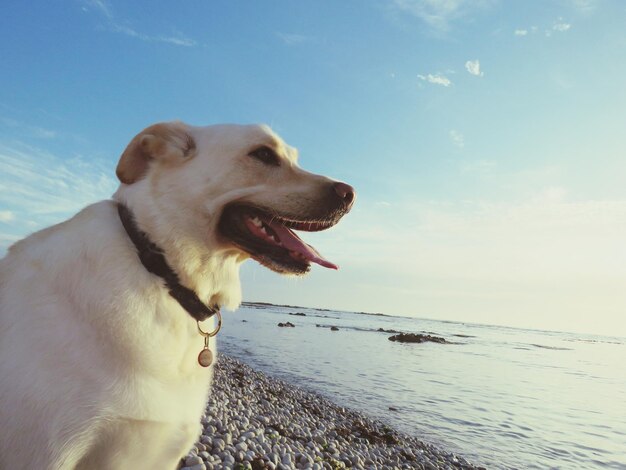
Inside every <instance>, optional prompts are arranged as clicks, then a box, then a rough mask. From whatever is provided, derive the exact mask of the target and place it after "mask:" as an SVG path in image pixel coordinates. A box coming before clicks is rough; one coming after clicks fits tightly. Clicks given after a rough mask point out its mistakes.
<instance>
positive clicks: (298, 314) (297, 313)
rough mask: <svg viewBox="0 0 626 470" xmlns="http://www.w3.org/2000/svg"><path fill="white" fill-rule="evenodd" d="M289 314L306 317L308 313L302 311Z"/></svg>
mask: <svg viewBox="0 0 626 470" xmlns="http://www.w3.org/2000/svg"><path fill="white" fill-rule="evenodd" d="M289 315H293V316H295V317H306V313H302V312H296V313H290V314H289Z"/></svg>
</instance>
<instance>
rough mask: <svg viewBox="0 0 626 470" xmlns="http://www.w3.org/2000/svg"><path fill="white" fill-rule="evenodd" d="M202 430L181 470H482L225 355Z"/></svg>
mask: <svg viewBox="0 0 626 470" xmlns="http://www.w3.org/2000/svg"><path fill="white" fill-rule="evenodd" d="M202 425H203V431H202V435H201V437H200V439H199V440H198V442H197V443H196V444H195V445H194V447H193V448H192V450H191V451H190V453H189V455H187V456H186V457H185V458H184V459H183V460H184V462H185V466H184V467H183V469H185V470H189V469H192V470H204V469H208V470H210V469H222V468H228V469H231V468H232V469H253V470H260V469H293V468H302V469H305V468H310V469H315V470H322V469H339V468H356V469H385V470H391V469H427V470H433V469H475V470H478V469H480V468H482V467H478V466H475V465H473V464H471V463H469V462H468V461H467V460H465V459H464V458H463V457H460V456H458V455H455V454H453V453H451V452H446V451H444V450H442V449H439V448H437V447H435V446H433V445H430V444H426V443H423V442H421V441H420V440H419V439H417V438H415V437H412V436H408V435H406V434H403V433H400V432H398V431H396V430H394V429H391V428H390V427H389V426H387V425H385V424H382V423H380V422H378V421H375V420H373V419H371V418H369V417H367V416H365V415H363V414H361V413H359V412H357V411H353V410H350V409H347V408H343V407H341V406H338V405H336V404H334V403H332V402H331V401H329V400H327V399H326V398H323V397H321V396H319V395H317V394H314V393H311V392H309V391H306V390H303V389H301V388H299V387H297V386H294V385H291V384H289V383H287V382H284V381H282V380H280V379H276V378H273V377H270V376H267V375H265V374H264V373H262V372H259V371H256V370H254V369H252V368H251V367H249V366H248V365H246V364H244V363H242V362H240V361H238V360H236V359H234V358H232V357H230V356H228V355H225V354H220V356H219V359H218V362H217V364H216V366H215V375H214V378H213V384H212V387H211V394H210V396H209V401H208V404H207V407H206V411H205V415H204V416H203V417H202Z"/></svg>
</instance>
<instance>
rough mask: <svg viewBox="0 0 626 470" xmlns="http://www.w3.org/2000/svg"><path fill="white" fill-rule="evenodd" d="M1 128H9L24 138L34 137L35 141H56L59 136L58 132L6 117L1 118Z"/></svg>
mask: <svg viewBox="0 0 626 470" xmlns="http://www.w3.org/2000/svg"><path fill="white" fill-rule="evenodd" d="M1 127H9V128H11V129H12V132H18V133H19V134H21V135H22V136H24V137H28V138H33V137H34V138H35V139H54V138H55V137H56V136H57V133H56V131H53V130H50V129H45V128H43V127H39V126H31V125H30V124H26V123H23V122H20V121H18V120H16V119H12V118H7V117H4V116H0V128H1Z"/></svg>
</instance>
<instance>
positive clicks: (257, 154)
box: [248, 147, 280, 166]
mask: <svg viewBox="0 0 626 470" xmlns="http://www.w3.org/2000/svg"><path fill="white" fill-rule="evenodd" d="M248 155H250V156H251V157H253V158H256V159H257V160H259V161H261V162H263V163H264V164H266V165H271V166H278V165H280V159H279V158H278V155H276V152H274V151H273V150H272V149H271V148H269V147H259V148H258V149H256V150H253V151H252V152H250V153H249V154H248Z"/></svg>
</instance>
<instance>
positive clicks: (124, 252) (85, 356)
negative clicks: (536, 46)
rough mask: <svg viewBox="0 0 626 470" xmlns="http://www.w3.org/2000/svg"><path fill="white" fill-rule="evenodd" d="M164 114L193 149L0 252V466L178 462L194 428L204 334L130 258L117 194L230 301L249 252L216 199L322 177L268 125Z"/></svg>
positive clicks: (287, 195)
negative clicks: (238, 244)
mask: <svg viewBox="0 0 626 470" xmlns="http://www.w3.org/2000/svg"><path fill="white" fill-rule="evenodd" d="M168 126H173V127H176V128H178V129H182V130H184V131H185V132H187V133H188V134H190V135H191V136H192V137H193V139H194V141H195V143H196V146H197V148H196V151H195V153H194V155H193V156H192V157H191V158H187V159H180V161H165V162H161V161H158V159H155V161H152V162H151V163H150V165H149V169H148V171H147V173H146V174H145V175H144V177H142V178H141V179H139V180H137V181H135V182H133V183H132V184H121V185H120V188H119V189H118V190H117V192H116V193H115V195H114V196H113V200H108V201H101V202H98V203H96V204H93V205H91V206H88V207H86V208H85V209H83V210H82V211H81V212H79V213H78V214H77V215H75V216H74V217H72V218H71V219H69V220H68V221H65V222H63V223H60V224H58V225H55V226H53V227H50V228H47V229H45V230H42V231H40V232H37V233H35V234H33V235H31V236H29V237H28V238H26V239H24V240H22V241H20V242H18V243H16V244H15V245H13V246H12V247H11V248H10V249H9V252H8V254H7V256H6V257H5V258H4V259H2V260H1V261H0V469H2V470H4V469H6V470H8V469H17V468H24V469H74V468H80V469H130V468H133V469H143V468H145V469H148V468H149V469H174V468H175V467H176V464H177V462H178V461H179V459H180V458H181V457H182V456H183V455H185V454H186V453H187V451H188V450H189V448H190V447H191V445H192V444H193V443H194V441H195V440H196V439H197V438H198V436H199V434H200V431H201V428H200V417H201V415H202V413H203V410H204V407H205V404H206V400H207V396H208V393H209V385H210V381H211V376H212V368H208V369H205V368H202V367H200V366H199V364H198V362H197V355H198V353H199V351H200V350H201V348H202V345H203V338H202V337H201V336H200V335H199V334H198V333H197V330H196V323H195V321H194V320H193V319H192V318H191V317H190V316H189V315H188V314H187V313H186V312H185V311H184V310H182V308H181V307H180V306H179V305H178V303H177V302H176V301H175V300H173V299H172V298H171V297H170V295H169V294H168V292H167V290H166V289H165V288H164V287H163V283H162V281H161V280H160V279H159V278H157V277H156V276H154V275H152V274H150V273H148V272H147V271H146V270H145V268H144V267H143V266H142V265H141V264H140V262H139V260H138V258H137V255H136V251H135V248H134V246H133V245H132V243H131V242H130V240H129V238H128V236H127V234H126V232H125V231H124V229H123V227H122V225H121V223H120V221H119V217H118V214H117V209H116V202H115V201H120V202H124V203H125V204H126V205H127V206H128V207H129V208H130V209H131V211H132V212H133V213H134V215H135V217H136V220H137V223H138V225H139V226H140V228H141V229H142V230H143V231H145V232H146V233H148V234H149V236H150V238H151V239H152V240H153V241H154V242H156V243H157V244H158V245H159V246H161V247H162V248H163V249H164V251H165V253H166V256H167V259H168V262H169V263H170V264H171V265H172V266H173V268H174V269H175V271H176V272H177V273H178V275H179V277H180V279H181V282H182V284H183V285H186V286H187V287H190V288H192V289H194V290H195V291H196V292H197V294H198V296H199V297H200V298H201V299H202V300H203V301H205V302H206V303H207V304H213V303H219V304H221V305H223V306H226V307H228V308H230V309H233V308H236V307H237V306H238V305H239V303H240V300H241V291H240V285H239V273H238V271H239V265H240V264H241V262H242V261H244V260H245V259H247V255H246V254H245V253H243V252H242V251H240V250H238V249H236V248H234V247H233V246H229V245H228V244H226V243H224V242H221V241H220V240H219V239H218V237H216V231H215V228H216V223H217V220H218V218H219V215H220V213H221V209H222V207H223V206H224V205H225V204H227V203H229V202H231V201H235V200H241V201H250V202H258V203H260V204H264V205H268V206H270V207H278V208H284V209H285V210H289V211H291V212H292V213H293V212H294V211H297V210H298V208H299V207H300V206H299V205H302V204H304V203H303V202H302V201H300V202H298V198H297V197H294V195H295V196H297V195H307V194H308V195H310V194H312V193H313V194H314V193H316V191H321V188H322V186H324V185H325V187H327V186H328V184H329V183H332V180H330V179H328V178H325V177H322V176H317V175H312V174H310V173H306V172H304V171H303V170H301V169H300V168H298V166H297V164H296V156H297V155H296V151H295V150H294V149H292V148H290V147H288V146H286V145H285V144H284V143H283V142H282V141H281V140H280V138H278V137H277V136H276V135H275V134H273V133H272V132H271V131H270V130H269V129H268V128H267V127H264V126H235V125H228V126H211V127H192V126H187V125H185V124H182V123H171V124H168ZM260 144H266V145H269V146H272V148H275V149H276V151H277V153H278V154H279V155H280V158H281V166H280V168H265V167H264V166H263V165H262V164H259V162H257V161H254V160H253V159H252V158H250V157H249V156H248V152H249V151H250V150H251V149H252V148H254V147H255V146H258V145H260ZM179 154H180V152H179ZM179 156H180V155H179ZM177 158H178V157H177ZM305 199H306V198H305ZM309 199H310V198H309ZM206 323H207V325H204V328H205V329H211V328H212V325H211V324H209V323H210V321H207V322H206ZM211 344H212V349H213V350H214V349H215V348H214V345H215V340H212V341H211ZM214 353H215V351H214Z"/></svg>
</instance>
